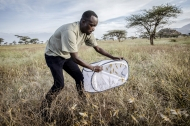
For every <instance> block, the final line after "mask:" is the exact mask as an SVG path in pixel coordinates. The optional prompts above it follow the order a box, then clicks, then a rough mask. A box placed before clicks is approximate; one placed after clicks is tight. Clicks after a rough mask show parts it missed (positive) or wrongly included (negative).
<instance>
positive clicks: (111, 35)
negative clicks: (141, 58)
mask: <svg viewBox="0 0 190 126" xmlns="http://www.w3.org/2000/svg"><path fill="white" fill-rule="evenodd" d="M107 32H108V33H107V34H104V35H103V37H102V38H103V39H108V38H110V39H113V38H114V37H116V38H117V39H118V41H119V42H120V41H121V39H122V38H123V39H126V34H127V32H126V31H125V30H110V31H107Z"/></svg>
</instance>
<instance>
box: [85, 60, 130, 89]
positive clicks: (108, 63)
mask: <svg viewBox="0 0 190 126" xmlns="http://www.w3.org/2000/svg"><path fill="white" fill-rule="evenodd" d="M91 65H92V66H97V65H98V66H102V68H103V70H102V71H101V72H94V71H92V70H90V69H87V68H83V70H82V73H83V76H84V89H85V91H87V92H101V91H104V90H107V89H110V88H113V87H117V86H120V85H122V84H124V83H125V82H126V81H127V79H128V63H127V61H125V60H118V61H116V60H103V61H99V62H96V63H92V64H91Z"/></svg>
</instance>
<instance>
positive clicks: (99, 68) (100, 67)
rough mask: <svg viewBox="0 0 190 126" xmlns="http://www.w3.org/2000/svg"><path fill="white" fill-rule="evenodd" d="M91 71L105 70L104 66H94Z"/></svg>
mask: <svg viewBox="0 0 190 126" xmlns="http://www.w3.org/2000/svg"><path fill="white" fill-rule="evenodd" d="M91 70H92V71H94V72H100V71H102V70H103V68H102V66H92V68H91Z"/></svg>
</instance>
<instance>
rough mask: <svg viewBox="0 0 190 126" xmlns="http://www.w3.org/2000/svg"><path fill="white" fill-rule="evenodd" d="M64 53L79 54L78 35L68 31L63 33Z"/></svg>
mask: <svg viewBox="0 0 190 126" xmlns="http://www.w3.org/2000/svg"><path fill="white" fill-rule="evenodd" d="M61 43H62V51H64V52H78V47H77V42H76V34H75V33H74V32H73V31H71V30H67V31H64V32H63V33H61Z"/></svg>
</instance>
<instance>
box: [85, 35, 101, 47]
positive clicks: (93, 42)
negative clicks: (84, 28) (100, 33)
mask: <svg viewBox="0 0 190 126" xmlns="http://www.w3.org/2000/svg"><path fill="white" fill-rule="evenodd" d="M85 44H86V45H87V46H92V47H94V46H97V45H98V44H97V42H96V39H95V37H94V34H90V35H89V37H88V38H87V40H86V41H85Z"/></svg>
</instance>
